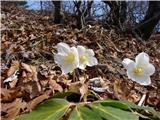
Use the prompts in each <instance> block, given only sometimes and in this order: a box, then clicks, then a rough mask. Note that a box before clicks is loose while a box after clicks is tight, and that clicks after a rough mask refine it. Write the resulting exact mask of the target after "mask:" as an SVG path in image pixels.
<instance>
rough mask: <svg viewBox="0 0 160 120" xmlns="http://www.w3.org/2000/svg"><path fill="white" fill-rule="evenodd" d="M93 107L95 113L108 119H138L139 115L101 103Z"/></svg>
mask: <svg viewBox="0 0 160 120" xmlns="http://www.w3.org/2000/svg"><path fill="white" fill-rule="evenodd" d="M91 108H92V109H93V110H94V112H95V113H97V114H99V115H100V116H101V117H102V118H103V119H106V120H138V119H139V117H138V115H136V114H134V113H132V112H128V111H124V110H121V109H118V108H114V107H110V106H105V107H104V106H102V105H101V104H98V103H97V104H93V105H91Z"/></svg>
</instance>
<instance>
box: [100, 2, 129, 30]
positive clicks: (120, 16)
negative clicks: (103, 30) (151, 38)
mask: <svg viewBox="0 0 160 120" xmlns="http://www.w3.org/2000/svg"><path fill="white" fill-rule="evenodd" d="M103 2H104V3H105V4H107V5H109V7H110V9H111V10H110V14H109V16H107V18H106V19H107V20H106V21H107V23H108V24H109V25H114V26H116V27H120V26H122V24H123V23H124V22H125V20H126V11H127V3H126V1H103Z"/></svg>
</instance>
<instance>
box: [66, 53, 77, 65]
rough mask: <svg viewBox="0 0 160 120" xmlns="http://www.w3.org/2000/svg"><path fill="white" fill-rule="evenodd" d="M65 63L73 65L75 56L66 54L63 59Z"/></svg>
mask: <svg viewBox="0 0 160 120" xmlns="http://www.w3.org/2000/svg"><path fill="white" fill-rule="evenodd" d="M65 59H66V61H67V63H73V62H74V60H75V56H74V54H73V53H68V54H67V55H66V57H65Z"/></svg>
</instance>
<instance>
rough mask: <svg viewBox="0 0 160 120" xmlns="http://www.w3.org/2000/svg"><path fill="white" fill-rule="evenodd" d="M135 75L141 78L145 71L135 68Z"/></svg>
mask: <svg viewBox="0 0 160 120" xmlns="http://www.w3.org/2000/svg"><path fill="white" fill-rule="evenodd" d="M133 72H134V74H135V75H136V76H141V75H142V74H143V72H144V70H143V68H142V67H136V68H134V71H133Z"/></svg>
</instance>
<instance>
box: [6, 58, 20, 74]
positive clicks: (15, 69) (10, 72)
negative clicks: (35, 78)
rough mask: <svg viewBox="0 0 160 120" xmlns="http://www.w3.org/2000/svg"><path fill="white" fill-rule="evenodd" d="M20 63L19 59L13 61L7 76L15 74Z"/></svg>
mask: <svg viewBox="0 0 160 120" xmlns="http://www.w3.org/2000/svg"><path fill="white" fill-rule="evenodd" d="M19 65H20V63H19V61H12V63H11V67H10V68H9V70H8V72H7V76H8V77H9V76H11V75H13V74H14V73H15V72H16V71H17V70H18V69H19Z"/></svg>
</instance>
